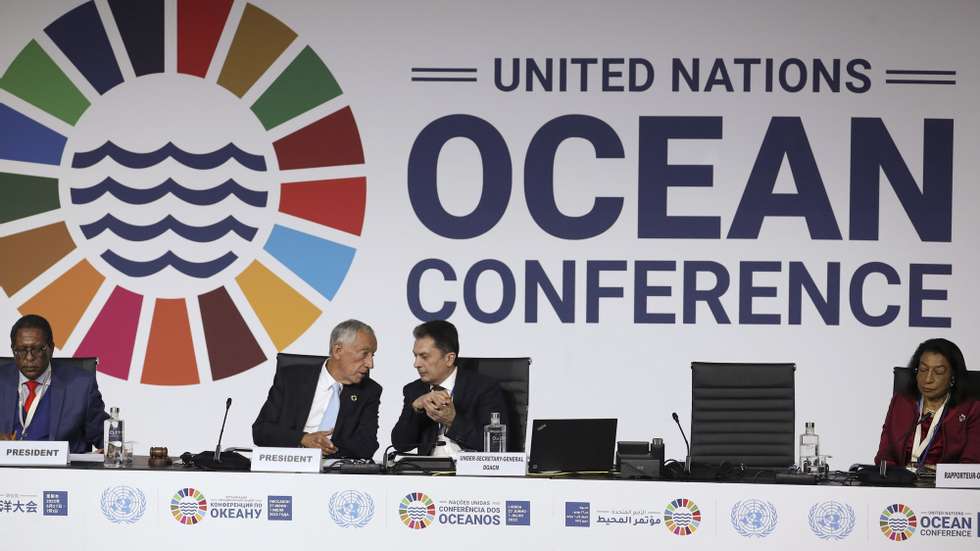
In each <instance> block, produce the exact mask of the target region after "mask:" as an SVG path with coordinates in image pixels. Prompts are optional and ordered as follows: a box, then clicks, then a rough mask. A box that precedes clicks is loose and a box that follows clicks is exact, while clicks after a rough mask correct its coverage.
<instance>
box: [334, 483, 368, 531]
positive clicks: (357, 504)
mask: <svg viewBox="0 0 980 551" xmlns="http://www.w3.org/2000/svg"><path fill="white" fill-rule="evenodd" d="M330 518H332V519H333V521H334V523H335V524H336V525H337V526H340V527H341V528H362V527H364V526H367V524H368V523H369V522H371V519H372V518H374V500H373V499H371V495H370V494H368V493H367V492H358V491H356V490H344V491H340V492H334V494H333V495H332V496H330Z"/></svg>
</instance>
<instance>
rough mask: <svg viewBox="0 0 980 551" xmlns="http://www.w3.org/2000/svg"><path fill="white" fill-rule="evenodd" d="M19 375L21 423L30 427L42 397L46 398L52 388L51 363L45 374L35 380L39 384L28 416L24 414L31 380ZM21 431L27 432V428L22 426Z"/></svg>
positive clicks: (18, 409)
mask: <svg viewBox="0 0 980 551" xmlns="http://www.w3.org/2000/svg"><path fill="white" fill-rule="evenodd" d="M17 375H18V377H17V379H18V381H17V382H18V385H17V390H18V394H17V396H18V398H19V400H18V402H17V405H18V408H17V411H18V412H20V421H21V422H22V423H23V424H24V425H27V426H30V424H31V421H32V420H33V418H34V415H33V412H34V411H36V410H37V408H38V406H39V404H40V403H41V397H42V396H44V393H45V392H47V391H48V387H49V386H51V362H48V367H47V368H46V369H45V370H44V372H43V373H41V374H40V375H38V377H37V379H34V380H35V381H37V382H38V383H39V384H38V386H37V388H36V389H35V390H34V402H33V404H34V406H33V407H32V408H31V411H30V412H28V413H27V414H25V413H24V404H25V403H27V396H28V394H30V392H31V391H30V389H28V388H27V384H26V383H27V381H30V379H28V378H27V377H25V376H24V374H23V373H20V372H18V374H17ZM21 429H22V430H24V431H26V430H27V427H25V426H21Z"/></svg>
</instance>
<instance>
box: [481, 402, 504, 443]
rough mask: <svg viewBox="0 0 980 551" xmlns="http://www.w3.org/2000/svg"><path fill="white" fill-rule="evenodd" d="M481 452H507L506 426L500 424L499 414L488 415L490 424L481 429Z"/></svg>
mask: <svg viewBox="0 0 980 551" xmlns="http://www.w3.org/2000/svg"><path fill="white" fill-rule="evenodd" d="M483 451H485V452H487V453H505V452H506V451H507V425H501V424H500V414H499V413H497V412H496V411H495V412H492V413H491V414H490V424H489V425H486V426H484V427H483Z"/></svg>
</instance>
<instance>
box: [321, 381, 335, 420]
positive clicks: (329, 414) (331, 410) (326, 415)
mask: <svg viewBox="0 0 980 551" xmlns="http://www.w3.org/2000/svg"><path fill="white" fill-rule="evenodd" d="M338 413H340V383H334V384H332V385H330V401H329V402H328V403H327V410H326V411H324V412H323V420H322V421H320V430H333V428H334V426H336V425H337V414H338Z"/></svg>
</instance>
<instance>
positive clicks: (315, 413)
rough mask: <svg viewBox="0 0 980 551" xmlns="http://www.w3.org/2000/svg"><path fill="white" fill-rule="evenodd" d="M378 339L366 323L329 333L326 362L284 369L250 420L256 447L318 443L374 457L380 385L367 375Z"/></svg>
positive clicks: (341, 453)
mask: <svg viewBox="0 0 980 551" xmlns="http://www.w3.org/2000/svg"><path fill="white" fill-rule="evenodd" d="M377 350H378V341H377V339H376V338H375V336H374V330H373V329H371V327H370V326H369V325H367V324H366V323H363V322H360V321H357V320H347V321H344V322H341V323H339V324H338V325H337V326H336V327H334V328H333V331H331V332H330V356H329V357H328V358H326V360H325V361H324V363H323V364H322V365H298V366H291V367H288V368H283V369H280V370H278V371H277V372H276V378H275V381H274V382H273V383H272V388H271V389H269V397H268V398H267V399H266V401H265V404H264V405H263V406H262V410H261V411H259V416H258V418H257V419H256V420H255V423H253V424H252V439H253V440H254V441H255V444H256V445H257V446H278V447H295V446H302V447H305V448H320V449H321V450H323V453H324V455H329V456H333V457H338V458H341V457H343V458H356V459H370V458H371V457H372V456H373V455H374V452H375V451H377V450H378V405H379V404H380V403H381V385H379V384H378V383H376V382H374V381H373V380H371V379H370V378H369V377H368V373H369V372H370V371H371V369H372V368H373V367H374V353H375V352H376V351H377Z"/></svg>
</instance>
